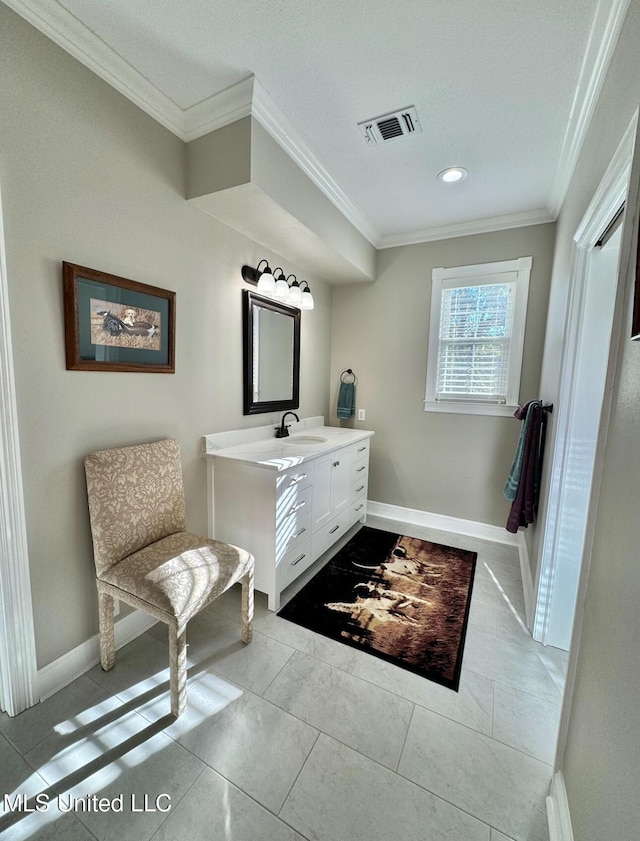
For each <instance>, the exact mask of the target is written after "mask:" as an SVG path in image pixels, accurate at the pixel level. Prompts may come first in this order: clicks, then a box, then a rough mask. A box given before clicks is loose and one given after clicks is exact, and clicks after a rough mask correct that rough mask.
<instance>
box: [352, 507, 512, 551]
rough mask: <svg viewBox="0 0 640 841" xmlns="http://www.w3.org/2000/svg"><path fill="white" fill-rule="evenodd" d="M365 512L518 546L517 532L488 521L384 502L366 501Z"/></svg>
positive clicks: (374, 515)
mask: <svg viewBox="0 0 640 841" xmlns="http://www.w3.org/2000/svg"><path fill="white" fill-rule="evenodd" d="M367 514H368V515H371V516H372V517H384V518H385V519H387V520H400V521H401V522H404V523H411V524H412V525H416V526H424V527H425V528H430V529H440V531H451V532H455V533H457V534H464V535H467V536H468V537H477V538H479V539H480V540H492V541H493V542H494V543H506V544H508V545H509V546H517V547H519V546H520V539H519V536H518V535H517V534H511V533H510V532H508V531H507V530H506V529H505V528H502V527H501V526H492V525H489V524H488V523H476V522H475V521H474V520H463V519H462V517H450V516H448V515H447V514H433V513H431V512H430V511H420V510H418V509H417V508H404V507H403V506H401V505H388V504H387V503H386V502H370V501H368V502H367Z"/></svg>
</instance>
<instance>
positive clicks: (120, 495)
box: [84, 439, 186, 577]
mask: <svg viewBox="0 0 640 841" xmlns="http://www.w3.org/2000/svg"><path fill="white" fill-rule="evenodd" d="M84 465H85V473H86V476H87V491H88V496H89V511H90V514H91V532H92V535H93V550H94V560H95V564H96V571H97V573H98V577H100V576H102V574H103V573H104V572H106V570H107V569H109V567H110V566H112V565H113V564H117V563H118V562H119V561H121V560H122V559H123V558H126V557H127V556H128V555H131V554H132V553H133V552H136V551H137V550H138V549H141V548H142V547H143V546H147V545H148V544H150V543H155V542H156V541H158V540H160V539H161V538H163V537H166V536H168V535H170V534H174V533H175V532H183V531H184V530H185V528H186V517H185V502H184V489H183V484H182V464H181V461H180V445H179V444H178V442H177V441H174V440H173V439H166V440H163V441H156V442H155V443H152V444H138V445H135V446H132V447H121V448H119V449H113V450H101V451H100V452H95V453H90V454H89V455H88V456H86V458H85V460H84Z"/></svg>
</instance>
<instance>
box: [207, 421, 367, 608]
mask: <svg viewBox="0 0 640 841" xmlns="http://www.w3.org/2000/svg"><path fill="white" fill-rule="evenodd" d="M311 431H312V432H314V433H316V432H317V433H318V434H317V435H316V436H315V440H318V441H319V442H320V443H318V444H317V445H315V446H314V445H313V441H312V438H311V437H310V436H307V438H306V439H303V438H301V439H300V440H301V441H302V440H308V441H309V442H310V443H309V445H308V446H307V445H304V444H301V445H299V446H298V445H296V439H295V435H293V436H292V437H291V441H290V442H288V441H285V442H279V441H277V440H276V441H272V442H268V441H267V442H264V441H259V442H256V443H247V444H246V445H240V446H232V447H224V446H223V447H220V448H218V449H214V450H213V451H210V450H209V445H210V439H215V438H220V437H222V436H223V435H225V434H226V433H220V434H219V435H218V436H214V435H212V436H207V437H206V439H205V440H206V444H207V452H206V455H207V460H208V464H209V467H208V495H209V499H208V506H209V535H210V536H211V537H215V538H216V539H217V540H222V541H224V542H226V543H232V544H235V545H237V546H242V547H243V548H244V549H247V550H248V551H249V552H251V553H252V555H253V556H254V558H255V562H256V565H255V588H256V590H259V591H261V592H264V593H267V595H268V597H269V609H270V610H277V609H278V608H279V606H280V594H281V593H282V591H283V590H284V589H285V588H286V587H288V586H289V585H290V584H291V583H292V582H293V581H294V580H295V579H296V578H297V577H298V576H299V575H300V574H301V573H302V572H304V571H305V570H306V569H308V567H310V566H311V565H312V564H313V563H314V561H316V560H317V559H318V558H319V557H320V556H321V555H323V554H324V552H326V551H327V550H328V549H329V548H330V547H331V546H332V545H333V544H334V543H335V542H336V541H337V540H338V539H339V538H341V537H342V536H343V535H344V534H345V533H346V532H347V531H348V530H349V529H350V528H351V526H353V525H354V524H355V523H357V522H358V521H362V522H364V519H365V517H366V511H367V508H366V503H367V488H368V473H369V438H370V436H371V435H373V433H372V432H360V431H356V430H347V429H341V428H334V427H320V428H319V430H318V429H313V430H311ZM354 439H355V440H354ZM347 441H349V442H350V443H346V442H347Z"/></svg>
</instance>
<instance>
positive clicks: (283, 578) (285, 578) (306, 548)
mask: <svg viewBox="0 0 640 841" xmlns="http://www.w3.org/2000/svg"><path fill="white" fill-rule="evenodd" d="M312 563H313V555H312V554H311V538H307V539H306V540H303V541H302V543H300V545H299V546H294V548H293V549H291V550H290V551H289V552H287V554H286V555H285V556H284V558H283V559H282V560H281V561H280V563H279V564H278V568H277V573H276V577H277V583H278V590H279V591H282V590H284V588H285V587H288V586H289V584H291V582H292V581H295V580H296V578H297V577H298V576H299V575H301V574H302V573H303V572H304V571H305V569H307V567H310V566H311V564H312Z"/></svg>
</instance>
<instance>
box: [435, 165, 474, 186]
mask: <svg viewBox="0 0 640 841" xmlns="http://www.w3.org/2000/svg"><path fill="white" fill-rule="evenodd" d="M467 175H469V172H468V171H467V170H466V169H465V168H464V167H463V166H450V167H449V168H448V169H443V170H442V172H439V173H438V178H439V179H440V181H444V182H445V184H455V182H456V181H464V179H465V178H466V177H467Z"/></svg>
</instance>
